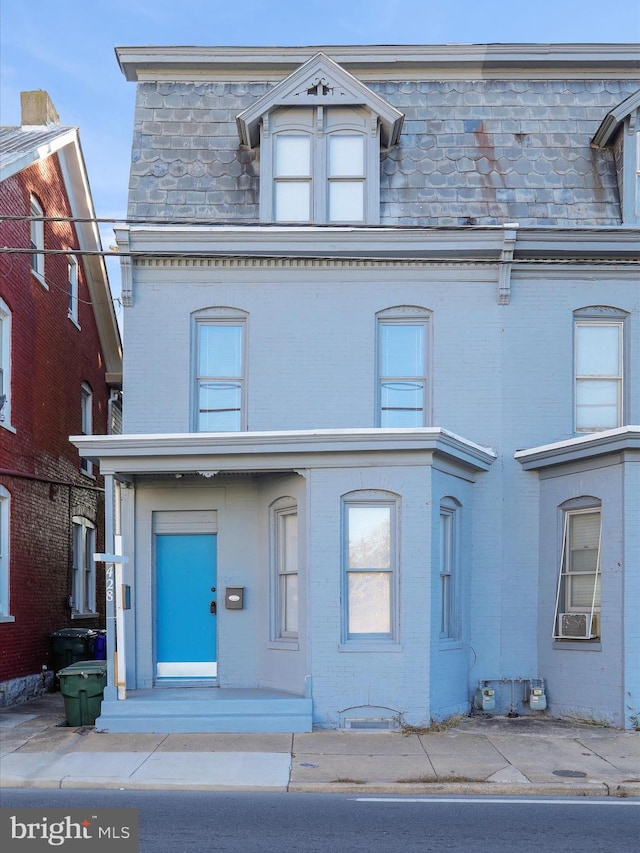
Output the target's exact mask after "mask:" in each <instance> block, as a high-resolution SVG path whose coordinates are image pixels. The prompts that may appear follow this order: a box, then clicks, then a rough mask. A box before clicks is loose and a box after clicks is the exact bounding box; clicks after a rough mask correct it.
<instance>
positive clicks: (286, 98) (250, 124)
mask: <svg viewBox="0 0 640 853" xmlns="http://www.w3.org/2000/svg"><path fill="white" fill-rule="evenodd" d="M298 105H300V106H342V107H344V106H350V107H353V106H359V107H363V106H364V107H368V108H369V109H370V110H371V112H372V113H373V114H374V115H376V116H377V117H378V120H379V122H380V141H381V143H382V145H383V146H384V147H387V148H388V147H390V146H392V145H395V144H396V143H397V142H398V138H399V136H400V131H401V128H402V122H403V119H404V115H403V114H402V113H401V112H400V111H399V110H397V109H396V108H395V107H394V106H392V105H391V104H389V103H388V102H387V101H385V99H384V98H381V97H380V95H377V94H376V93H375V92H373V91H372V90H371V89H369V88H368V87H367V86H365V85H364V84H363V83H361V82H360V81H359V80H357V79H356V78H355V77H354V76H353V74H349V72H348V71H345V70H344V68H342V67H341V66H340V65H338V63H337V62H334V61H333V59H330V58H329V57H328V56H326V55H325V54H323V53H318V54H316V56H314V57H312V58H311V59H309V60H308V61H307V62H305V63H304V64H303V65H301V66H300V67H299V68H297V69H296V70H295V71H294V72H293V73H292V74H290V75H289V76H288V77H286V78H285V79H284V80H282V81H281V82H280V83H278V84H277V85H276V86H274V87H273V89H271V90H270V91H269V92H267V93H266V94H265V95H263V97H262V98H260V99H259V100H258V101H256V103H255V104H252V106H250V107H248V108H247V109H246V110H245V111H244V112H242V113H240V115H239V116H237V118H236V122H237V125H238V134H239V136H240V141H241V143H242V144H243V145H246V146H247V147H248V148H253V147H254V146H256V145H257V144H258V143H259V141H260V122H261V120H262V119H263V117H264V116H265V115H268V114H269V113H270V112H271V111H272V110H274V109H276V108H277V107H281V106H287V107H291V106H298Z"/></svg>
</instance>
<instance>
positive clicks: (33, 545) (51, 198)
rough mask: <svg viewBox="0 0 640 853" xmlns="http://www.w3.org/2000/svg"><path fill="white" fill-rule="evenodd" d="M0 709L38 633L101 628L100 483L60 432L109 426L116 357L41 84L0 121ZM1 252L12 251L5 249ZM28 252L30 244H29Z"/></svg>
mask: <svg viewBox="0 0 640 853" xmlns="http://www.w3.org/2000/svg"><path fill="white" fill-rule="evenodd" d="M0 143H1V144H0V149H1V152H2V153H1V155H0V169H1V171H0V246H2V247H3V248H4V247H7V248H8V249H9V251H7V252H3V253H2V254H0V404H1V406H0V650H1V651H0V705H3V704H7V705H8V704H14V703H15V702H17V701H21V700H22V699H24V698H28V697H29V696H31V695H34V694H36V693H38V692H40V691H41V690H43V689H46V687H48V686H50V684H51V683H52V679H53V673H52V671H51V668H52V660H51V657H50V638H49V635H50V633H51V632H52V631H55V630H58V629H60V628H65V627H87V628H100V627H104V591H103V587H104V577H103V573H102V572H101V570H100V569H99V568H98V569H97V570H96V567H95V564H94V562H93V559H92V555H93V552H94V551H96V550H99V549H100V548H102V543H103V518H104V491H103V483H102V479H101V477H100V476H99V473H98V472H97V470H96V469H95V467H94V466H93V465H92V464H91V462H88V461H86V460H81V459H80V457H79V455H78V451H77V450H76V449H75V447H74V446H73V445H72V444H70V442H69V440H68V437H69V435H72V434H77V433H79V432H80V433H84V434H91V433H108V432H114V431H118V426H117V425H118V424H119V420H120V418H119V411H120V388H121V373H122V354H121V346H120V335H119V331H118V327H117V323H116V318H115V313H114V309H113V303H112V299H111V293H110V290H109V283H108V279H107V273H106V268H105V264H104V259H103V257H102V255H101V254H100V238H99V234H98V229H97V225H96V223H95V221H94V220H95V212H94V208H93V202H92V199H91V193H90V190H89V183H88V180H87V174H86V168H85V164H84V160H83V156H82V151H81V148H80V140H79V136H78V130H77V128H74V127H62V126H60V124H59V120H58V116H57V114H56V112H55V108H54V107H53V104H52V103H51V101H50V100H49V97H48V95H47V94H46V93H45V92H41V91H40V92H24V93H22V125H21V126H20V127H3V128H1V130H0ZM12 250H15V251H12ZM29 250H31V251H29Z"/></svg>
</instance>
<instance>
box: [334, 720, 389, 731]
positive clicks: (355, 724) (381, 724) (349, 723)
mask: <svg viewBox="0 0 640 853" xmlns="http://www.w3.org/2000/svg"><path fill="white" fill-rule="evenodd" d="M343 724H344V728H345V729H363V730H365V731H385V732H388V731H391V730H392V729H395V728H396V726H397V720H396V719H394V718H393V717H378V718H374V717H347V718H346V719H345V720H344V721H343Z"/></svg>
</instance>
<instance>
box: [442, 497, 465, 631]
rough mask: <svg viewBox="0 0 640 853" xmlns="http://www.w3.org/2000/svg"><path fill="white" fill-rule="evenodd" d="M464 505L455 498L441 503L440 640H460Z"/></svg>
mask: <svg viewBox="0 0 640 853" xmlns="http://www.w3.org/2000/svg"><path fill="white" fill-rule="evenodd" d="M460 509H461V505H460V503H459V502H458V501H457V500H456V499H455V498H451V497H446V498H443V499H442V501H441V502H440V556H439V572H440V637H441V638H442V639H446V640H459V639H460V631H461V622H460V577H459V565H460V562H459V549H460V529H459V528H460Z"/></svg>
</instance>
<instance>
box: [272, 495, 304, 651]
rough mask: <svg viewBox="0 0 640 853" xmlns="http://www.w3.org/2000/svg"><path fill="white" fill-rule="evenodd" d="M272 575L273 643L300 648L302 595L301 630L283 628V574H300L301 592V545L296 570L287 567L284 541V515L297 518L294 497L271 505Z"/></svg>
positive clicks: (284, 604)
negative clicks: (289, 569) (292, 570)
mask: <svg viewBox="0 0 640 853" xmlns="http://www.w3.org/2000/svg"><path fill="white" fill-rule="evenodd" d="M270 509H271V525H270V527H271V566H272V571H271V577H272V586H271V589H272V599H271V613H272V628H271V643H272V647H273V648H280V647H286V648H292V647H293V648H296V649H297V648H298V638H299V633H300V598H299V597H298V630H297V631H295V632H293V631H286V630H285V629H284V618H285V609H286V601H285V598H284V596H285V594H286V591H285V584H284V578H285V576H289V575H293V574H295V575H297V577H298V595H299V592H300V581H299V579H300V556H299V554H300V551H299V549H298V565H297V567H296V571H295V572H291V571H288V570H287V566H286V565H284V542H283V533H284V530H283V527H284V519H285V518H286V517H289V516H296V518H298V505H297V502H296V501H295V499H294V498H290V497H283V498H279V499H278V500H277V501H275V502H274V503H273V504H272V505H271V508H270Z"/></svg>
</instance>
